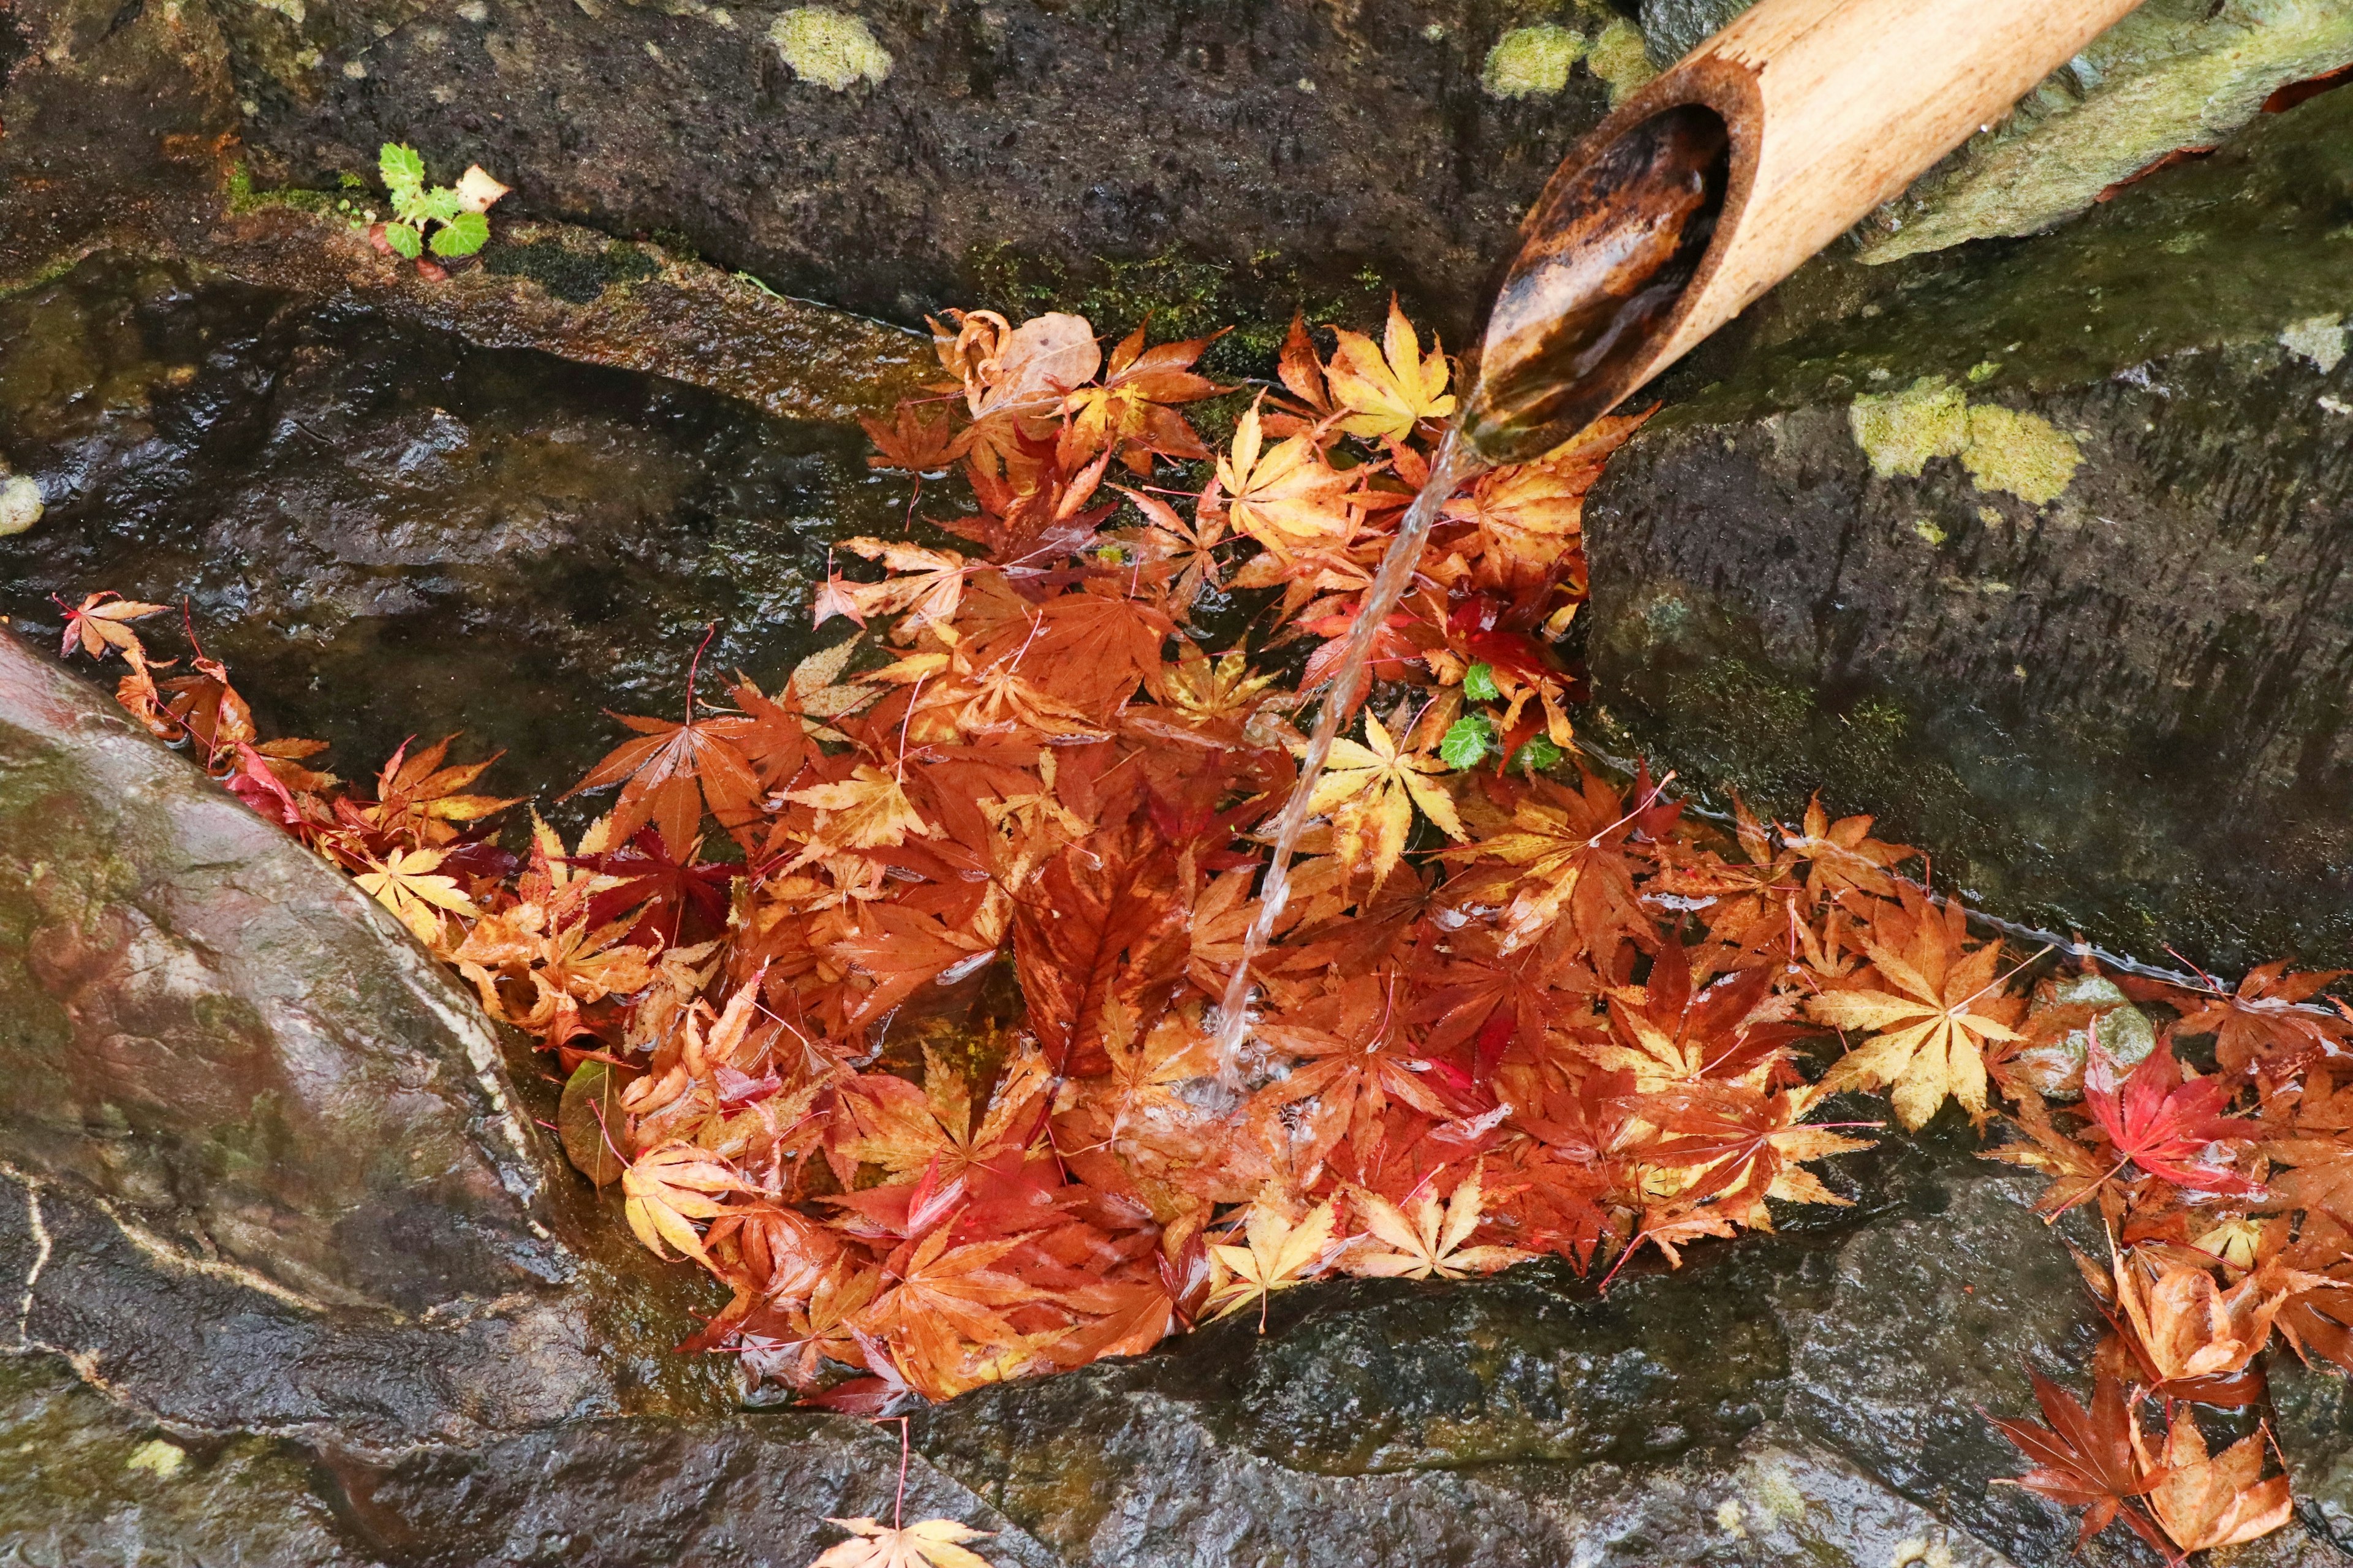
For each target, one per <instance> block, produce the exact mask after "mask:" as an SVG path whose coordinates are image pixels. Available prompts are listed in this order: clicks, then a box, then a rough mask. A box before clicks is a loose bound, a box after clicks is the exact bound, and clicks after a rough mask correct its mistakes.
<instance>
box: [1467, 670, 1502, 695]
mask: <svg viewBox="0 0 2353 1568" xmlns="http://www.w3.org/2000/svg"><path fill="white" fill-rule="evenodd" d="M1462 695H1463V696H1465V697H1468V698H1469V699H1471V700H1472V701H1473V702H1493V701H1494V700H1496V699H1498V698H1500V697H1502V696H1503V695H1504V693H1503V691H1502V689H1500V688H1498V687H1497V686H1496V684H1495V667H1494V666H1493V665H1492V664H1474V665H1472V667H1471V668H1468V669H1466V670H1464V671H1463V672H1462Z"/></svg>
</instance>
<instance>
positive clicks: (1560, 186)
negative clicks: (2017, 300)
mask: <svg viewBox="0 0 2353 1568" xmlns="http://www.w3.org/2000/svg"><path fill="white" fill-rule="evenodd" d="M2137 4H2138V0H1763V4H1761V5H1757V6H1756V7H1754V8H1753V9H1751V10H1749V11H1747V12H1746V13H1744V14H1743V15H1742V16H1740V17H1739V18H1738V19H1737V20H1736V21H1735V22H1734V23H1733V24H1732V25H1731V26H1728V27H1726V28H1725V30H1724V31H1722V32H1721V33H1718V34H1716V35H1715V37H1713V38H1710V39H1709V40H1708V41H1707V42H1706V43H1704V44H1702V45H1701V46H1700V47H1698V48H1696V49H1694V50H1693V51H1692V52H1691V54H1689V55H1688V56H1686V57H1685V58H1683V60H1682V61H1681V62H1680V63H1678V64H1677V65H1675V66H1674V67H1673V68H1672V69H1670V70H1668V71H1667V72H1666V73H1665V74H1664V75H1662V76H1661V77H1660V78H1659V79H1657V80H1655V81H1653V82H1651V85H1650V86H1648V87H1647V88H1645V89H1642V90H1641V92H1639V93H1637V94H1636V95H1635V96H1634V97H1633V98H1631V99H1630V100H1628V101H1627V102H1626V103H1625V104H1623V105H1621V106H1620V108H1619V109H1618V110H1616V111H1615V112H1613V113H1612V114H1611V115H1610V116H1609V119H1607V120H1605V121H1602V122H1601V124H1600V125H1599V126H1598V127H1596V128H1595V130H1594V131H1593V132H1592V133H1591V134H1590V135H1589V136H1588V137H1587V138H1586V139H1585V140H1584V141H1583V142H1580V143H1579V144H1578V145H1577V148H1576V149H1575V150H1574V151H1573V152H1571V153H1570V154H1569V155H1568V157H1567V158H1566V159H1565V160H1563V161H1562V163H1561V166H1560V168H1559V170H1558V171H1557V172H1556V174H1554V175H1553V177H1552V179H1551V181H1550V182H1549V183H1548V184H1546V187H1545V190H1544V194H1543V195H1541V196H1540V197H1539V198H1538V199H1537V201H1536V204H1535V206H1534V207H1533V208H1531V209H1530V210H1529V213H1528V216H1527V217H1526V219H1525V221H1524V222H1523V223H1522V225H1521V234H1522V236H1523V242H1522V247H1521V250H1520V254H1519V257H1518V258H1517V259H1516V260H1515V261H1514V263H1513V264H1512V267H1511V268H1510V270H1509V271H1508V272H1507V273H1506V275H1505V277H1504V282H1503V285H1502V287H1501V289H1499V290H1498V292H1497V295H1496V299H1495V304H1494V307H1493V310H1492V311H1491V312H1490V314H1489V317H1488V321H1487V330H1486V334H1485V337H1484V339H1483V341H1482V344H1481V347H1480V349H1479V353H1478V362H1479V363H1478V370H1477V375H1476V378H1475V380H1474V381H1473V383H1472V388H1471V392H1470V395H1469V397H1468V398H1467V400H1466V403H1465V407H1464V412H1463V419H1462V426H1463V435H1464V437H1465V439H1466V440H1467V441H1468V443H1469V444H1470V446H1471V447H1472V449H1473V450H1475V451H1476V452H1477V453H1478V454H1479V455H1480V456H1481V457H1482V458H1487V459H1488V460H1490V461H1493V462H1504V461H1514V460H1519V459H1524V458H1531V457H1534V456H1535V455H1536V454H1537V453H1540V452H1542V451H1545V450H1546V449H1547V448H1549V447H1553V446H1556V445H1557V444H1558V443H1559V442H1561V441H1563V440H1566V439H1567V437H1570V436H1573V435H1575V434H1576V433H1577V431H1578V430H1580V429H1582V428H1583V427H1584V426H1586V425H1588V424H1589V423H1591V422H1592V421H1593V420H1594V419H1595V418H1598V417H1599V416H1601V415H1602V414H1604V413H1607V412H1608V411H1609V408H1610V407H1612V406H1613V405H1616V404H1617V403H1618V401H1619V400H1620V399H1621V398H1623V397H1624V396H1625V395H1627V394H1628V393H1630V392H1631V391H1633V390H1634V389H1635V388H1636V387H1638V386H1640V385H1641V384H1643V383H1644V382H1646V381H1648V380H1649V379H1650V378H1651V376H1653V375H1655V374H1658V373H1659V372H1660V371H1662V370H1663V369H1665V368H1666V367H1667V366H1668V365H1669V364H1671V363H1673V362H1674V361H1675V360H1677V359H1679V358H1681V357H1682V356H1683V354H1684V353H1688V352H1689V351H1690V350H1691V349H1693V348H1694V347H1695V346H1696V345H1697V344H1698V343H1699V342H1701V341H1702V340H1703V339H1704V338H1705V337H1707V335H1708V334H1709V333H1711V332H1713V331H1715V329H1716V328H1718V327H1720V326H1722V325H1723V324H1724V323H1725V322H1726V321H1730V320H1731V319H1732V318H1733V317H1734V316H1736V315H1737V314H1738V313H1739V312H1740V311H1741V310H1743V309H1745V308H1746V306H1747V305H1748V304H1749V303H1750V302H1751V301H1753V300H1756V299H1757V296H1758V295H1760V294H1763V293H1764V292H1765V291H1766V290H1767V289H1770V288H1771V287H1772V286H1773V285H1774V284H1776V283H1778V282H1779V281H1780V280H1781V279H1783V278H1786V277H1787V276H1788V274H1789V273H1791V272H1792V271H1794V270H1796V268H1798V267H1799V265H1800V264H1801V263H1803V262H1804V261H1806V260H1807V259H1808V258H1810V257H1811V256H1812V255H1813V254H1814V253H1815V252H1816V251H1819V250H1820V249H1821V248H1822V247H1824V246H1826V245H1828V244H1830V243H1831V241H1832V240H1833V239H1836V238H1837V237H1839V236H1840V235H1841V234H1843V233H1844V232H1845V231H1846V230H1847V229H1848V228H1850V227H1852V226H1853V225H1854V223H1855V222H1856V221H1857V220H1858V219H1860V218H1861V217H1862V216H1863V215H1865V214H1866V213H1868V212H1870V211H1871V210H1872V208H1873V207H1875V206H1877V205H1880V204H1881V203H1882V202H1884V201H1886V200H1887V199H1888V198H1890V197H1892V196H1894V195H1896V193H1898V192H1899V191H1901V190H1902V189H1903V188H1904V187H1905V185H1906V184H1910V183H1911V181H1912V180H1913V179H1914V178H1915V176H1917V175H1918V174H1920V173H1921V172H1922V171H1923V170H1925V169H1926V168H1927V167H1928V165H1929V164H1931V163H1935V162H1936V160H1937V159H1938V158H1941V157H1943V156H1944V155H1945V154H1946V153H1948V152H1950V151H1951V150H1952V149H1953V148H1955V147H1957V146H1958V145H1959V144H1960V143H1961V142H1963V141H1964V140H1966V139H1967V138H1968V135H1969V134H1970V133H1971V132H1974V131H1976V130H1978V128H1979V127H1980V126H1981V125H1984V124H1985V123H1987V122H1988V121H1992V120H1994V119H1996V118H1997V117H1999V116H2000V115H2001V114H2003V113H2005V112H2007V111H2008V110H2009V109H2010V105H2011V104H2013V103H2015V102H2016V101H2017V100H2019V99H2020V98H2021V97H2022V96H2023V95H2024V94H2025V93H2026V92H2027V91H2028V90H2029V89H2031V88H2032V87H2033V86H2034V84H2035V83H2036V82H2038V81H2040V80H2041V79H2042V78H2043V77H2044V76H2046V75H2048V74H2049V73H2050V72H2051V71H2052V69H2054V68H2057V67H2058V66H2059V65H2061V64H2062V63H2063V62H2064V61H2066V60H2068V59H2070V58H2073V56H2074V55H2075V54H2076V53H2077V52H2079V51H2080V50H2081V49H2082V48H2083V47H2084V45H2085V44H2088V43H2089V42H2091V41H2092V39H2093V38H2094V37H2097V36H2098V35H2099V34H2100V33H2101V32H2103V31H2104V30H2105V29H2106V28H2107V27H2109V26H2112V25H2113V24H2114V23H2116V21H2117V20H2118V19H2119V18H2120V17H2122V16H2124V15H2125V14H2126V13H2127V12H2129V11H2131V10H2132V9H2133V8H2134V6H2135V5H2137Z"/></svg>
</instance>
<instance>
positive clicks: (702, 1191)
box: [621, 1142, 752, 1265]
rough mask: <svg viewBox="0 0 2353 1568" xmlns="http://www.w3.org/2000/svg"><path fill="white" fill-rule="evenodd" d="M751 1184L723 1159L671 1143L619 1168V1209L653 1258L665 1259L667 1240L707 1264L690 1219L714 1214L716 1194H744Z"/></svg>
mask: <svg viewBox="0 0 2353 1568" xmlns="http://www.w3.org/2000/svg"><path fill="white" fill-rule="evenodd" d="M751 1190H752V1188H751V1186H750V1185H749V1184H747V1183H745V1181H744V1178H743V1177H741V1176H739V1175H737V1174H736V1173H735V1172H734V1170H733V1167H731V1166H730V1165H728V1164H727V1163H725V1162H724V1161H723V1160H716V1159H713V1158H712V1156H711V1155H710V1154H709V1153H708V1152H705V1151H704V1150H702V1149H699V1148H697V1147H696V1146H695V1145H693V1144H691V1143H686V1142H671V1143H664V1144H661V1145H660V1146H659V1147H658V1148H653V1149H649V1150H647V1151H646V1152H644V1153H642V1154H639V1155H638V1157H637V1159H636V1160H634V1161H632V1162H631V1163H630V1164H629V1168H628V1170H626V1171H623V1172H622V1173H621V1192H622V1194H623V1196H624V1197H625V1199H626V1200H627V1201H626V1202H625V1203H624V1204H623V1205H622V1212H623V1213H624V1214H625V1215H627V1216H628V1221H629V1228H630V1229H631V1230H633V1231H635V1232H637V1234H638V1240H639V1241H642V1242H644V1243H645V1244H646V1247H648V1249H649V1250H650V1251H651V1252H652V1253H653V1255H654V1256H655V1257H656V1258H663V1259H665V1260H666V1259H668V1258H669V1257H670V1254H669V1253H667V1252H664V1251H663V1250H662V1243H664V1242H668V1243H670V1246H672V1247H677V1248H678V1249H679V1250H680V1251H681V1252H683V1253H685V1254H686V1255H687V1256H688V1257H689V1258H693V1259H694V1260H695V1261H696V1262H698V1263H702V1264H705V1265H708V1264H709V1263H710V1261H711V1256H710V1254H708V1253H706V1252H704V1251H703V1250H702V1236H701V1235H699V1234H698V1233H697V1232H696V1230H695V1228H694V1226H693V1224H692V1222H693V1221H695V1220H698V1219H715V1218H717V1217H718V1215H719V1210H720V1204H719V1199H720V1198H721V1197H723V1196H724V1195H726V1194H729V1193H748V1192H750V1191H751Z"/></svg>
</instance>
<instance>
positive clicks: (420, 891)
mask: <svg viewBox="0 0 2353 1568" xmlns="http://www.w3.org/2000/svg"><path fill="white" fill-rule="evenodd" d="M367 864H368V867H369V869H367V870H365V871H363V872H361V873H360V874H359V875H358V876H356V877H354V878H353V881H355V882H357V883H358V884H359V885H360V889H361V890H362V891H363V892H365V893H367V894H369V895H370V896H372V897H373V898H374V899H375V901H376V902H378V903H380V904H382V905H383V906H384V907H385V909H388V910H391V911H392V912H393V913H394V914H396V915H397V916H399V917H400V923H401V924H403V925H405V926H406V927H407V928H408V929H409V930H410V931H414V932H415V933H416V934H417V941H419V942H423V943H425V945H426V946H427V947H438V945H439V944H440V942H441V941H442V936H443V932H442V925H441V916H440V913H439V911H440V910H448V911H449V912H450V913H451V914H457V915H466V916H469V917H470V916H473V915H476V914H479V913H480V910H476V909H475V908H474V902H473V900H471V899H469V898H468V897H466V895H465V894H464V893H462V892H460V891H459V890H458V883H457V879H455V878H451V877H443V876H439V875H438V874H437V873H438V870H439V868H440V865H441V851H440V850H438V849H396V850H394V851H393V852H392V854H390V855H389V856H387V857H385V858H384V859H382V860H375V859H371V860H369V861H368V862H367Z"/></svg>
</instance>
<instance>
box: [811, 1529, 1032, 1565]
mask: <svg viewBox="0 0 2353 1568" xmlns="http://www.w3.org/2000/svg"><path fill="white" fill-rule="evenodd" d="M826 1522H827V1523H828V1524H838V1525H839V1526H841V1528H842V1529H844V1530H846V1531H849V1540H847V1541H841V1542H835V1543H834V1544H833V1545H831V1546H828V1547H827V1548H826V1549H825V1550H824V1551H823V1552H819V1553H818V1555H817V1558H816V1559H815V1561H813V1562H811V1563H809V1568H989V1563H988V1560H987V1558H985V1557H982V1556H980V1555H979V1554H978V1553H976V1552H966V1551H965V1549H964V1545H963V1542H967V1541H986V1540H987V1539H988V1532H987V1531H985V1530H974V1529H972V1528H970V1527H969V1526H966V1525H962V1524H958V1523H957V1522H956V1521H954V1520H952V1519H927V1520H924V1521H921V1522H920V1523H916V1524H911V1525H908V1526H907V1527H906V1528H904V1529H903V1530H902V1529H897V1528H893V1527H892V1526H890V1525H885V1524H878V1523H876V1522H875V1521H873V1520H871V1519H830V1518H829V1519H828V1520H827V1521H826Z"/></svg>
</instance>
